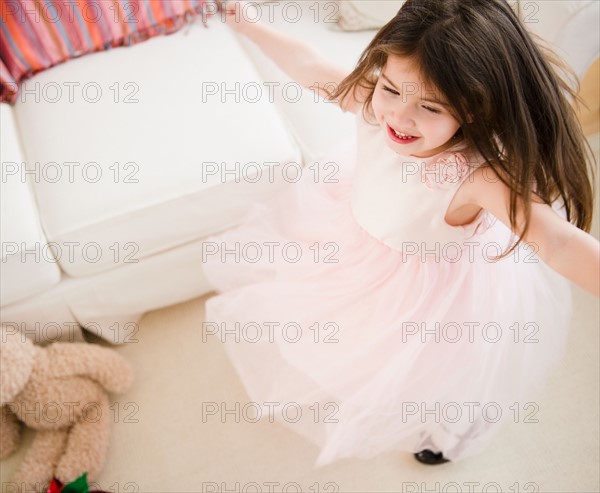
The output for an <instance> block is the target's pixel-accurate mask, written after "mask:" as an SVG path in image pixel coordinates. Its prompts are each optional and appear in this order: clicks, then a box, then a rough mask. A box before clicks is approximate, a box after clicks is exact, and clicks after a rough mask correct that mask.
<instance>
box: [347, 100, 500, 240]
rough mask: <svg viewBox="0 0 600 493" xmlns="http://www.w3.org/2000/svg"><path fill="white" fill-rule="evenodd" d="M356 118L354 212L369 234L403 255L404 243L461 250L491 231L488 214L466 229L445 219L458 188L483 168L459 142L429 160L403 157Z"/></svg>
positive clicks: (382, 135)
mask: <svg viewBox="0 0 600 493" xmlns="http://www.w3.org/2000/svg"><path fill="white" fill-rule="evenodd" d="M356 120H357V132H358V134H357V161H356V169H355V180H354V184H353V189H352V212H353V214H354V217H355V219H356V220H357V222H358V223H359V224H360V225H361V226H362V227H363V228H364V229H365V230H366V231H367V232H368V233H369V234H371V235H372V236H374V237H375V238H377V239H379V240H380V241H381V242H383V243H385V244H386V245H388V246H389V247H391V248H393V249H395V250H400V251H404V250H405V249H406V248H407V247H408V244H410V248H414V246H415V244H416V245H417V246H419V247H421V248H435V247H436V246H437V247H439V246H440V244H447V243H451V242H452V243H454V242H455V243H457V244H458V245H460V246H461V247H462V246H463V245H464V242H465V241H466V240H468V239H469V238H472V237H473V236H474V235H475V234H478V233H479V232H481V231H483V230H484V229H485V228H487V227H489V225H490V223H491V221H492V220H491V216H490V215H489V214H488V213H487V212H486V211H483V210H482V211H481V212H480V213H479V214H478V215H477V217H476V218H475V219H474V220H473V221H472V222H471V223H469V224H468V225H461V226H452V225H450V224H448V223H447V222H446V221H445V219H444V217H445V215H446V212H447V210H448V206H449V205H450V203H451V202H452V199H453V198H454V195H455V194H456V192H457V190H458V188H459V186H460V184H461V183H463V181H464V180H466V179H468V177H469V176H470V175H471V173H472V172H473V171H474V170H475V169H476V168H477V167H478V166H479V165H481V164H482V159H481V157H480V156H479V155H478V154H474V153H472V152H469V151H467V150H466V149H464V146H461V144H458V145H455V146H453V147H451V148H449V149H447V150H446V151H443V152H442V153H440V154H437V155H435V156H433V157H429V158H417V157H414V156H407V155H401V154H398V153H396V152H394V151H393V150H392V149H390V147H388V144H387V143H386V135H385V133H384V132H383V130H382V129H381V127H380V126H379V125H374V124H372V123H369V122H367V121H365V119H364V117H363V116H362V112H360V111H359V114H358V115H357V118H356Z"/></svg>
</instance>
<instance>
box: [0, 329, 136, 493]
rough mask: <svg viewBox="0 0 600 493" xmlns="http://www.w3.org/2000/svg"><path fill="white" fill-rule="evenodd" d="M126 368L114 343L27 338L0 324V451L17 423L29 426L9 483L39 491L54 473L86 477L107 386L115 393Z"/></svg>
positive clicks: (99, 439) (101, 438)
mask: <svg viewBox="0 0 600 493" xmlns="http://www.w3.org/2000/svg"><path fill="white" fill-rule="evenodd" d="M132 382H133V371H132V368H131V366H130V365H129V363H127V362H126V361H125V360H124V359H123V358H122V357H121V356H120V355H118V354H117V353H116V352H115V351H113V350H111V349H107V348H103V347H100V346H96V345H94V344H87V343H54V344H50V345H49V346H47V347H40V346H35V345H34V344H33V343H32V342H31V341H30V340H29V339H27V338H26V337H24V336H23V335H22V334H21V333H18V332H16V333H15V332H12V333H11V332H9V331H8V330H7V329H2V328H0V406H1V407H0V409H1V411H2V413H1V416H0V417H1V419H2V422H1V426H0V459H3V458H5V457H7V456H9V455H10V454H12V453H13V452H14V451H15V450H16V449H17V448H18V447H19V442H20V423H19V421H21V422H23V423H25V425H27V426H29V427H30V428H34V429H36V430H37V433H36V435H35V438H34V441H33V444H32V445H31V447H30V448H29V449H28V451H27V453H26V455H25V458H24V460H23V461H22V463H21V464H20V465H19V468H18V470H17V472H16V474H15V475H14V477H13V478H11V482H12V486H11V491H19V490H20V491H46V489H47V487H48V484H49V483H50V481H51V480H52V477H53V476H55V477H56V478H57V479H58V480H60V481H61V482H62V483H63V484H67V483H69V482H71V481H73V480H75V479H77V478H78V477H79V476H81V475H82V474H83V473H84V472H87V473H88V479H90V480H93V479H94V478H95V477H96V476H97V475H98V473H99V472H100V470H101V469H102V467H103V466H104V462H105V460H106V454H107V451H108V443H109V434H110V419H111V417H110V414H109V413H110V409H109V400H108V395H107V391H108V392H113V393H123V392H125V391H127V389H128V388H129V387H130V385H131V384H132Z"/></svg>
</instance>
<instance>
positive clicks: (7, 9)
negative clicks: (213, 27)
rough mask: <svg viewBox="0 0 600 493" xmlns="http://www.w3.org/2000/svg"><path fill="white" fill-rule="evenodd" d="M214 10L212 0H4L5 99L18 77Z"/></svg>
mask: <svg viewBox="0 0 600 493" xmlns="http://www.w3.org/2000/svg"><path fill="white" fill-rule="evenodd" d="M213 10H215V8H214V4H212V3H211V2H210V0H2V1H0V101H7V102H14V101H15V99H16V96H17V92H18V83H19V82H21V81H22V80H23V79H26V78H28V77H31V76H32V75H34V74H36V73H37V72H40V71H42V70H45V69H47V68H50V67H52V66H54V65H56V64H58V63H61V62H64V61H66V60H69V59H70V58H74V57H78V56H81V55H84V54H86V53H92V52H94V51H99V50H107V49H109V48H111V47H116V46H129V45H132V44H134V43H138V42H140V41H145V40H146V39H149V38H151V37H154V36H158V35H160V34H170V33H173V32H175V31H177V30H178V29H180V28H181V27H182V26H183V25H185V24H186V23H187V22H191V21H193V20H194V19H195V18H196V17H197V16H201V18H202V22H203V23H206V17H207V15H209V14H210V13H213V12H212V11H213Z"/></svg>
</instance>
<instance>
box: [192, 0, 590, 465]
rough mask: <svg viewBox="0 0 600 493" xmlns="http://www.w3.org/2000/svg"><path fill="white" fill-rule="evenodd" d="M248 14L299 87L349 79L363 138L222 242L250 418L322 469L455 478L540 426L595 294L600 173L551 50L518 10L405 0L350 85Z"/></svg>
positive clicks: (466, 0)
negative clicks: (509, 439) (390, 462)
mask: <svg viewBox="0 0 600 493" xmlns="http://www.w3.org/2000/svg"><path fill="white" fill-rule="evenodd" d="M240 7H241V5H240V3H239V2H228V4H227V5H226V7H225V9H226V13H227V22H228V23H229V24H230V25H231V26H232V27H233V28H234V29H236V30H237V31H239V32H240V33H243V34H244V35H246V36H248V37H249V38H250V39H251V40H253V41H254V42H256V43H257V44H258V45H259V46H260V47H261V48H262V49H263V50H264V52H265V53H267V54H268V55H269V56H270V57H271V58H272V59H273V60H274V61H275V62H276V63H277V64H278V65H279V66H280V67H281V68H282V69H283V70H284V71H285V72H286V73H288V74H289V75H290V76H291V77H292V78H294V79H295V80H296V81H298V82H299V83H301V84H302V85H303V86H304V87H307V88H309V87H311V86H312V87H313V88H314V87H315V86H316V87H319V88H325V87H331V83H332V82H333V83H335V84H336V89H335V90H334V91H330V92H329V93H327V92H326V91H325V90H324V89H319V91H322V93H323V94H324V95H326V96H327V97H328V98H329V99H330V100H332V101H336V102H338V104H339V105H340V107H341V109H342V110H343V111H351V112H353V113H355V114H356V125H357V138H356V149H355V150H354V149H352V148H350V147H345V148H339V150H338V151H336V154H335V155H332V156H330V159H329V161H332V162H335V163H336V165H337V166H338V168H337V172H336V175H335V177H334V178H335V179H333V180H331V179H327V178H328V177H329V178H330V177H331V173H325V172H324V173H321V174H318V173H315V172H314V170H312V171H311V172H306V173H305V174H303V175H302V178H301V179H300V180H299V181H297V182H296V183H294V184H292V185H289V186H288V187H287V188H286V189H285V190H284V191H283V192H280V193H279V194H277V195H276V196H275V197H274V198H273V199H271V200H270V201H269V202H268V203H263V204H256V205H255V206H254V207H253V208H252V210H251V211H249V213H248V215H247V217H246V219H245V221H244V223H243V224H242V225H241V226H239V227H237V228H235V229H232V230H229V231H227V232H225V233H223V234H221V235H218V236H214V237H213V238H211V239H209V240H208V243H210V244H212V245H213V247H217V249H218V252H219V254H217V255H210V256H207V257H206V262H205V265H204V266H205V268H206V274H207V276H208V278H209V280H210V281H211V282H212V283H213V285H214V286H215V289H216V290H217V291H219V294H218V295H217V296H215V297H213V298H211V299H209V300H208V301H207V304H206V310H207V314H206V323H207V325H206V327H211V328H214V327H218V330H219V331H220V334H221V340H222V342H224V344H225V348H226V351H227V353H228V355H229V357H230V358H231V361H232V363H233V365H234V366H235V368H236V370H237V372H238V374H239V376H240V378H241V380H242V381H243V384H244V385H245V388H246V390H247V392H248V394H249V396H250V397H251V398H252V401H251V402H252V405H253V406H257V407H256V408H257V409H259V410H260V415H261V416H262V417H267V416H268V417H269V419H270V420H272V419H276V420H277V421H278V422H280V423H282V424H284V425H286V426H288V427H290V428H291V429H293V430H294V431H296V432H298V433H300V434H302V435H303V436H305V437H306V438H308V439H310V440H312V441H314V442H315V443H316V444H317V445H318V446H319V447H320V454H319V456H318V458H317V461H316V463H315V464H316V465H317V466H322V465H325V464H328V463H331V462H333V461H334V460H337V459H341V458H346V457H361V458H365V459H366V458H371V457H374V456H375V455H377V454H379V453H382V452H390V451H408V452H412V453H414V454H415V457H416V458H417V460H419V461H421V462H423V463H426V464H441V463H443V462H447V461H448V460H451V461H457V460H460V459H462V458H464V457H468V456H470V455H473V454H475V453H477V452H479V451H481V450H483V449H484V448H485V447H486V446H487V445H488V444H489V442H490V441H491V439H492V437H493V436H494V434H495V433H496V432H497V431H498V429H499V428H500V426H501V424H502V423H503V422H505V421H507V420H512V421H517V422H519V423H522V422H527V421H529V422H531V420H533V422H535V420H536V419H537V418H536V414H537V412H538V411H539V406H538V405H537V404H536V403H535V402H533V401H531V398H532V396H533V395H535V394H534V390H536V389H537V388H538V387H539V385H540V384H541V383H542V381H543V377H544V375H545V374H546V373H547V372H548V370H549V369H550V368H551V367H552V366H553V365H554V364H555V363H557V361H558V360H559V359H560V357H561V354H562V350H563V348H564V345H565V339H566V336H567V332H568V328H569V323H570V313H571V312H570V310H571V307H570V303H571V301H570V300H571V292H570V289H571V287H570V282H573V283H576V284H578V285H580V286H582V287H583V288H585V289H586V290H588V291H590V292H592V293H593V294H595V295H596V296H598V295H599V292H600V286H599V283H600V265H599V264H600V246H599V243H598V241H597V240H596V239H594V238H593V237H592V236H591V235H589V234H588V233H586V231H589V229H590V223H591V219H592V210H593V196H594V191H593V187H592V179H591V175H592V171H593V170H592V168H591V167H590V166H589V165H588V164H586V163H587V159H586V153H585V152H584V148H585V147H584V146H585V139H584V136H583V134H582V131H581V127H580V125H579V123H578V121H577V120H576V118H575V116H574V112H573V109H572V107H571V105H570V100H569V99H568V98H569V97H574V96H575V94H574V92H573V91H572V90H571V89H570V88H569V86H568V85H567V84H566V82H564V81H563V79H562V78H560V77H559V75H557V73H556V72H555V69H554V67H553V66H552V64H551V59H550V58H549V55H547V54H546V53H545V52H543V51H542V50H541V48H540V47H538V46H537V45H536V44H535V43H534V42H533V41H532V39H531V37H530V36H529V34H528V33H527V32H526V30H525V29H524V27H523V26H522V25H521V23H520V21H519V20H518V18H517V17H516V15H515V14H514V13H513V11H512V10H511V7H510V6H509V5H508V4H507V3H506V1H505V0H408V1H407V2H406V3H405V4H404V5H403V7H402V9H401V10H400V11H399V12H398V14H397V15H396V17H395V18H394V19H392V20H391V21H390V22H389V23H388V24H387V25H385V26H384V27H383V28H382V29H381V30H380V31H379V32H378V33H377V35H376V36H375V38H374V39H373V40H372V41H371V43H370V44H369V46H368V47H367V48H366V49H365V51H364V52H363V54H362V55H361V57H360V60H359V62H358V64H357V66H356V68H355V69H354V70H353V71H352V73H350V74H346V73H344V72H343V71H342V70H340V69H337V68H336V67H335V66H334V65H332V64H330V63H329V62H327V61H326V60H323V59H322V58H321V57H320V56H319V55H318V53H315V52H314V51H313V50H312V49H311V48H309V47H308V46H307V45H305V44H303V43H302V42H300V41H297V40H294V39H292V38H290V37H288V36H286V35H284V34H282V33H280V32H278V31H276V30H273V29H271V28H269V27H268V26H265V25H263V24H260V23H255V22H246V21H245V20H244V17H243V16H239V12H240V11H239V10H238V11H237V13H238V17H237V18H236V9H240ZM323 130H324V131H325V130H326V129H323ZM323 161H325V160H323ZM323 171H324V170H323ZM553 206H554V208H553ZM555 209H556V210H555ZM513 233H514V235H513ZM245 247H248V248H250V247H252V248H254V250H251V249H247V248H245ZM257 247H261V249H260V250H256V248H257ZM214 251H215V250H214V248H213V252H214ZM236 251H237V252H240V251H241V252H246V254H245V255H244V254H242V255H238V258H235V257H236V256H235V255H233V256H232V255H231V253H232V252H236ZM249 251H252V252H256V251H260V252H262V253H261V255H259V256H258V257H257V256H256V255H250V254H249V253H248V252H249Z"/></svg>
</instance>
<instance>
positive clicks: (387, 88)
mask: <svg viewBox="0 0 600 493" xmlns="http://www.w3.org/2000/svg"><path fill="white" fill-rule="evenodd" d="M383 90H384V91H387V92H391V93H392V94H395V95H396V96H400V93H399V92H398V91H394V90H393V89H391V88H389V87H388V86H383Z"/></svg>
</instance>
